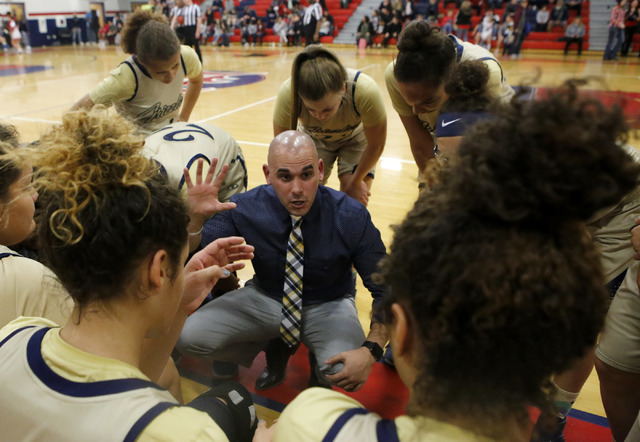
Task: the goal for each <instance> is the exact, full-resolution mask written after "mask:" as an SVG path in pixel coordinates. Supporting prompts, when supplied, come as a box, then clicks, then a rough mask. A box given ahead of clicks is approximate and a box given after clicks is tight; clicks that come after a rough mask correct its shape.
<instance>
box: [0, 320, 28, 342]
mask: <svg viewBox="0 0 640 442" xmlns="http://www.w3.org/2000/svg"><path fill="white" fill-rule="evenodd" d="M33 327H35V325H27V326H26V327H22V328H19V329H18V330H14V331H13V332H11V334H9V336H7V337H6V338H4V339H3V340H2V342H0V347H2V346H3V345H4V344H5V343H6V342H7V341H8V340H9V339H11V338H13V337H14V336H15V335H17V334H18V333H20V332H21V331H23V330H26V329H28V328H33Z"/></svg>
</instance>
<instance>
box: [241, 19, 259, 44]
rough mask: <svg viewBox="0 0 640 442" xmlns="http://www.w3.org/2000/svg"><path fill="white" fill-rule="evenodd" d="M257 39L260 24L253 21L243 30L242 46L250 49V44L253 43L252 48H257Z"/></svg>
mask: <svg viewBox="0 0 640 442" xmlns="http://www.w3.org/2000/svg"><path fill="white" fill-rule="evenodd" d="M257 37H258V23H257V22H256V21H255V20H254V19H251V20H249V21H248V22H247V24H246V25H245V26H244V28H243V31H242V44H243V45H244V46H245V47H248V46H249V43H251V46H255V45H256V39H257Z"/></svg>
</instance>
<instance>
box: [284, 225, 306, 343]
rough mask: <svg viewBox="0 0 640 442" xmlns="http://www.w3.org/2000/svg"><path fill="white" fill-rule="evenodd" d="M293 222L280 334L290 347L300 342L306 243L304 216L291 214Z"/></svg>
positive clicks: (285, 275)
mask: <svg viewBox="0 0 640 442" xmlns="http://www.w3.org/2000/svg"><path fill="white" fill-rule="evenodd" d="M291 223H292V224H293V229H292V230H291V234H290V235H289V242H288V243H287V262H286V264H285V272H284V296H283V297H282V322H281V323H280V336H281V337H282V340H283V341H284V342H286V343H287V345H288V346H289V347H295V346H296V345H298V342H300V318H301V317H302V272H303V269H304V244H303V242H302V230H301V229H300V225H301V224H302V217H299V216H291Z"/></svg>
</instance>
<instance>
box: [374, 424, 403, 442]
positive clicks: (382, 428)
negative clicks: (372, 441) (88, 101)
mask: <svg viewBox="0 0 640 442" xmlns="http://www.w3.org/2000/svg"><path fill="white" fill-rule="evenodd" d="M376 433H377V434H378V441H380V442H400V439H399V438H398V429H397V428H396V422H395V421H394V420H390V419H382V420H380V421H378V424H377V425H376Z"/></svg>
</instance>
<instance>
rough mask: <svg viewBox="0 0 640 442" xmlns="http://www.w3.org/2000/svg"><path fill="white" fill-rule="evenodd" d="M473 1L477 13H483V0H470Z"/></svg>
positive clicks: (472, 4)
mask: <svg viewBox="0 0 640 442" xmlns="http://www.w3.org/2000/svg"><path fill="white" fill-rule="evenodd" d="M469 1H470V2H471V7H472V8H473V10H474V11H475V13H476V14H475V15H482V8H483V6H484V1H483V0H469Z"/></svg>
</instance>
